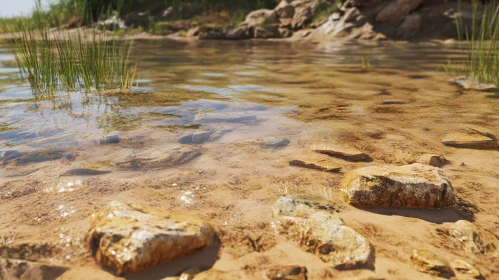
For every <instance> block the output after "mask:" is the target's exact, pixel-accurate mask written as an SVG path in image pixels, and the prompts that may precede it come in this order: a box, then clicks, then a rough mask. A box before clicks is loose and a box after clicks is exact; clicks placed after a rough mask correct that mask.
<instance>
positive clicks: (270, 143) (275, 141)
mask: <svg viewBox="0 0 499 280" xmlns="http://www.w3.org/2000/svg"><path fill="white" fill-rule="evenodd" d="M289 143H291V141H289V139H287V138H275V137H268V138H264V139H263V143H262V144H261V145H260V147H262V148H263V149H282V148H284V147H287V146H288V145H289Z"/></svg>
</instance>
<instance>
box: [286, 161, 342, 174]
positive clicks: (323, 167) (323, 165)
mask: <svg viewBox="0 0 499 280" xmlns="http://www.w3.org/2000/svg"><path fill="white" fill-rule="evenodd" d="M289 165H290V166H298V167H303V168H308V169H315V170H319V171H325V172H340V171H341V167H340V166H334V165H331V163H330V162H329V161H327V160H324V159H306V160H301V159H294V160H291V161H289Z"/></svg>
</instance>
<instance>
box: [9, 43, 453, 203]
mask: <svg viewBox="0 0 499 280" xmlns="http://www.w3.org/2000/svg"><path fill="white" fill-rule="evenodd" d="M4 45H5V46H8V45H7V44H4ZM440 47H441V46H440ZM135 50H140V51H136V52H135V53H134V56H133V59H135V60H136V61H137V62H138V65H139V73H138V75H139V77H140V79H139V80H138V81H137V82H138V85H139V86H138V87H137V88H135V89H134V90H133V91H132V92H131V93H129V94H124V95H114V94H95V93H79V92H60V93H57V94H56V97H55V98H54V99H51V100H43V99H35V98H34V97H33V96H32V93H31V90H30V88H29V87H28V84H26V83H25V82H22V81H21V80H20V76H19V74H18V72H17V69H16V68H15V67H14V66H15V63H13V62H12V60H13V59H14V56H13V54H12V49H11V48H8V47H7V48H0V74H1V75H0V77H1V79H0V145H1V149H2V153H1V154H0V161H1V162H2V164H3V165H6V164H15V165H17V166H23V165H29V164H34V163H42V162H48V161H54V160H64V161H67V162H70V161H72V160H74V159H75V158H76V157H77V156H78V154H80V151H78V149H87V148H88V147H92V146H99V144H102V143H103V142H102V141H103V140H102V139H105V137H106V136H108V135H116V137H120V139H124V141H118V142H116V143H108V144H110V145H106V146H107V148H100V149H107V150H109V151H115V150H116V149H119V148H117V147H116V145H118V144H117V143H119V147H121V148H123V147H128V148H140V149H143V148H145V147H147V146H148V145H149V144H148V142H147V140H145V139H147V138H150V139H151V138H154V137H156V138H155V139H156V140H157V139H165V135H170V136H171V137H175V136H177V137H181V136H183V135H184V136H185V135H186V134H187V135H189V133H192V132H193V131H201V132H203V131H211V132H212V133H215V132H217V131H218V132H219V134H217V135H218V136H220V137H217V138H216V140H214V139H215V138H213V139H211V140H213V141H220V139H232V140H235V139H244V138H245V137H247V136H248V135H254V136H255V137H257V136H259V135H265V133H266V132H269V131H275V130H276V129H278V127H279V126H281V125H283V123H284V122H286V120H285V119H286V117H285V116H284V115H285V114H288V113H289V112H292V111H293V110H295V109H296V108H297V107H300V108H306V106H307V105H306V102H307V99H308V98H312V97H314V96H316V95H317V94H324V93H327V92H331V91H333V90H334V91H335V94H358V93H359V92H362V93H363V94H367V93H369V94H377V92H379V91H385V92H388V91H389V89H387V88H389V87H393V86H394V85H392V84H391V83H390V82H387V80H388V81H389V78H388V79H387V78H386V77H390V76H394V75H401V74H400V72H398V71H400V70H401V69H402V70H404V71H405V72H407V73H408V74H405V75H406V76H407V77H411V76H412V77H415V78H414V79H415V80H417V79H424V78H425V77H426V76H424V75H422V74H420V72H421V71H429V70H435V69H436V67H437V66H438V65H440V64H442V63H444V62H445V61H446V59H447V58H448V56H449V55H450V54H452V53H454V51H453V50H452V49H448V50H447V51H445V50H441V49H439V48H435V46H431V45H428V46H423V45H419V46H418V45H387V46H376V47H370V46H361V45H339V44H333V43H331V44H323V45H311V44H308V43H307V44H305V43H295V44H292V43H284V42H283V43H276V42H253V41H248V42H210V41H200V42H173V41H154V42H138V43H137V44H136V47H135ZM365 55H368V56H369V57H371V59H372V63H373V64H374V66H375V69H376V70H375V71H374V72H373V73H372V74H369V73H367V74H366V73H365V72H363V71H362V69H360V61H361V58H362V56H365ZM391 69H398V70H397V71H393V70H391ZM405 72H404V73H405ZM418 73H419V74H418ZM378 75H383V76H385V79H384V81H381V80H380V79H378V78H377V76H378ZM405 87H406V88H408V90H409V91H414V90H415V91H417V90H418V88H417V86H414V87H411V85H405ZM318 102H322V101H320V100H319V101H318ZM340 109H341V108H340ZM343 109H344V110H343V111H341V112H340V113H345V112H346V113H349V114H364V109H363V108H360V107H348V106H347V107H343ZM322 113H324V112H321V114H322ZM324 114H325V113H324ZM327 114H328V115H327V116H332V114H333V113H331V112H328V113H327ZM325 117H326V116H325ZM245 127H246V128H245ZM248 127H251V128H248ZM227 131H230V133H226V132H227ZM221 132H224V133H221ZM256 132H260V134H258V133H256ZM221 135H224V137H221ZM229 136H230V137H229ZM189 137H190V136H189ZM193 137H196V136H195V135H194V136H193ZM169 139H171V138H169ZM168 141H172V142H176V141H177V140H168ZM104 142H105V141H104ZM101 146H102V145H101ZM75 149H76V150H75ZM57 188H58V189H61V187H60V186H58V187H57ZM66 189H71V187H69V186H67V188H66V187H64V190H66ZM185 197H186V202H187V201H188V200H189V199H190V198H189V196H188V195H187V194H186V196H185Z"/></svg>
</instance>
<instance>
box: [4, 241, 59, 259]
mask: <svg viewBox="0 0 499 280" xmlns="http://www.w3.org/2000/svg"><path fill="white" fill-rule="evenodd" d="M61 252H62V248H61V247H59V246H56V245H54V244H50V243H40V242H32V241H24V242H22V243H10V242H5V244H2V245H0V257H3V258H9V259H17V260H25V261H32V262H38V261H46V260H49V259H51V258H54V257H57V256H59V255H60V254H61Z"/></svg>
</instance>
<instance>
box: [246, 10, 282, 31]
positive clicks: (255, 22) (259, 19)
mask: <svg viewBox="0 0 499 280" xmlns="http://www.w3.org/2000/svg"><path fill="white" fill-rule="evenodd" d="M276 20H277V15H276V12H275V11H273V10H267V9H261V10H256V11H253V12H251V13H249V14H248V15H247V16H246V19H245V20H244V22H243V23H241V26H242V25H247V26H250V27H256V26H260V25H263V24H264V23H265V22H274V21H276Z"/></svg>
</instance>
